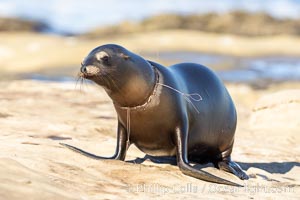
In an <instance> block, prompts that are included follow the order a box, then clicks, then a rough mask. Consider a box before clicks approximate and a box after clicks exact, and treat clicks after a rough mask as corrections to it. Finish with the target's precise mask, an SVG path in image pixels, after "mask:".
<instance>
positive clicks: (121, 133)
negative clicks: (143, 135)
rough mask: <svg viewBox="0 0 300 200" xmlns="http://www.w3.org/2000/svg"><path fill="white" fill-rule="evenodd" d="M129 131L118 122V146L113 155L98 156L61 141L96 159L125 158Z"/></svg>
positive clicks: (68, 146) (69, 147)
mask: <svg viewBox="0 0 300 200" xmlns="http://www.w3.org/2000/svg"><path fill="white" fill-rule="evenodd" d="M126 141H127V131H126V129H125V128H124V126H123V125H122V124H121V123H120V122H118V131H117V147H116V152H115V154H114V155H113V156H111V157H102V156H97V155H94V154H92V153H89V152H86V151H84V150H82V149H79V148H77V147H74V146H71V145H69V144H65V143H59V144H60V145H62V146H64V147H67V148H68V149H71V150H72V151H75V152H77V153H80V154H82V155H84V156H87V157H90V158H92V159H96V160H101V159H115V160H123V161H124V160H125V157H126V152H127V143H126Z"/></svg>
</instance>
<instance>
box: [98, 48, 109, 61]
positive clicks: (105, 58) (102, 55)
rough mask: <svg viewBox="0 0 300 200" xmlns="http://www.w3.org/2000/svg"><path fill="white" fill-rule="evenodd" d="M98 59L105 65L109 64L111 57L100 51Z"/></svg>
mask: <svg viewBox="0 0 300 200" xmlns="http://www.w3.org/2000/svg"><path fill="white" fill-rule="evenodd" d="M96 58H97V60H98V61H101V62H103V63H104V64H108V62H109V56H108V54H107V53H106V52H105V51H100V52H99V53H97V54H96Z"/></svg>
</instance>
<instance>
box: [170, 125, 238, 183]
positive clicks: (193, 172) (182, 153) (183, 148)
mask: <svg viewBox="0 0 300 200" xmlns="http://www.w3.org/2000/svg"><path fill="white" fill-rule="evenodd" d="M175 141H176V145H177V165H178V167H179V169H180V170H181V171H182V173H183V174H185V175H188V176H192V177H195V178H197V179H200V180H204V181H209V182H213V183H220V184H226V185H232V186H237V187H244V186H243V185H240V184H238V183H234V182H231V181H228V180H225V179H222V178H220V177H217V176H214V175H212V174H210V173H208V172H205V171H203V170H199V169H196V168H194V167H193V166H191V165H190V164H189V161H188V156H187V132H184V131H182V130H180V128H177V129H176V130H175Z"/></svg>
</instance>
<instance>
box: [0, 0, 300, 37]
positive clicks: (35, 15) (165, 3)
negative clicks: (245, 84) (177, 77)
mask: <svg viewBox="0 0 300 200" xmlns="http://www.w3.org/2000/svg"><path fill="white" fill-rule="evenodd" d="M231 10H246V11H249V12H259V11H264V12H266V13H269V14H271V15H272V16H274V17H277V18H299V17H300V0H210V1H201V0H109V1H107V0H0V16H10V17H21V18H27V19H35V20H40V21H43V22H46V23H47V24H49V25H50V27H51V31H53V32H55V33H71V34H76V33H83V32H86V31H89V30H90V29H93V28H95V27H98V26H103V25H109V24H116V23H119V22H121V21H124V20H131V21H138V20H141V19H143V18H146V17H149V16H151V15H156V14H161V13H180V14H188V13H207V12H217V13H222V12H227V11H231Z"/></svg>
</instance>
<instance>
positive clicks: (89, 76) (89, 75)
mask: <svg viewBox="0 0 300 200" xmlns="http://www.w3.org/2000/svg"><path fill="white" fill-rule="evenodd" d="M78 76H79V77H80V78H85V79H91V78H93V77H95V76H96V74H90V73H82V72H79V73H78Z"/></svg>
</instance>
